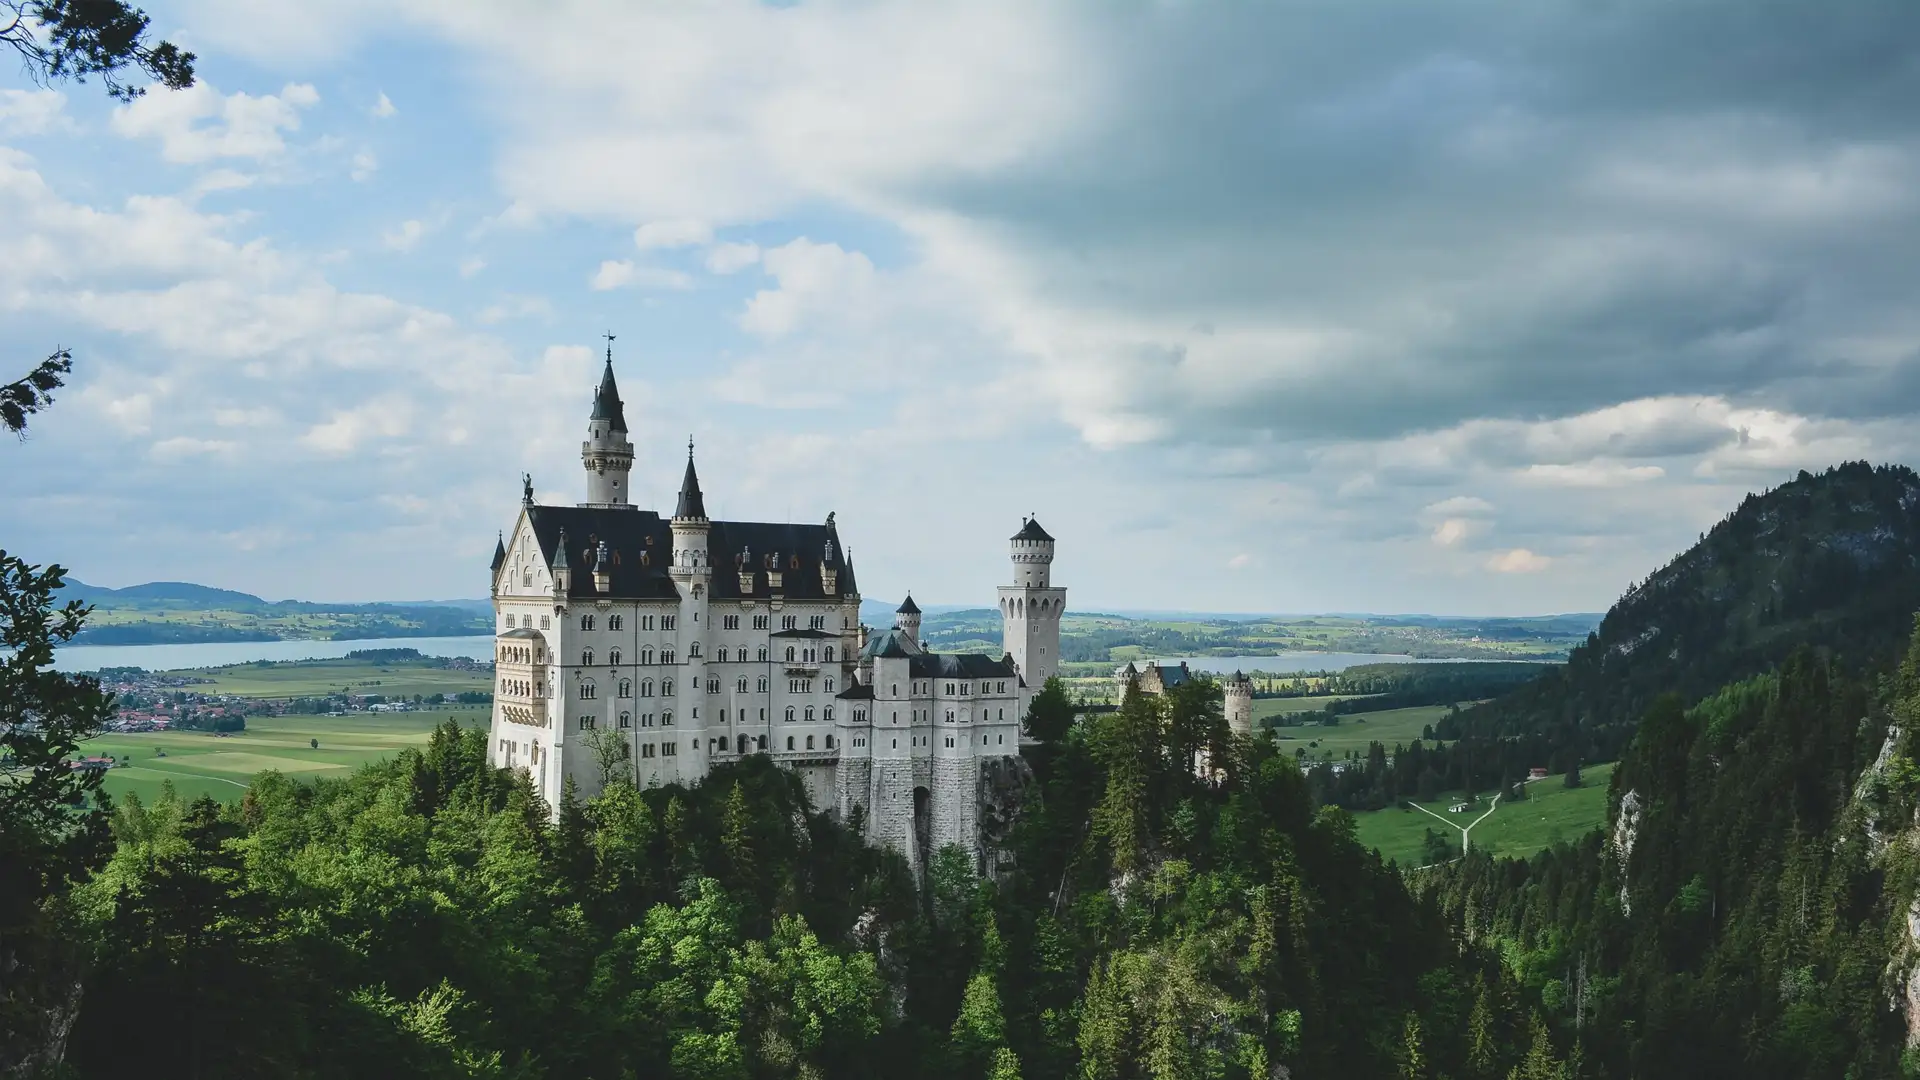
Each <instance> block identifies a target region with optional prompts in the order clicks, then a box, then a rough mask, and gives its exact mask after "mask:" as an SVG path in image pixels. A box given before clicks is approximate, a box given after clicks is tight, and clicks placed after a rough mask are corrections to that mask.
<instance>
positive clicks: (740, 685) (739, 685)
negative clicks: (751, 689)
mask: <svg viewBox="0 0 1920 1080" xmlns="http://www.w3.org/2000/svg"><path fill="white" fill-rule="evenodd" d="M733 689H734V692H735V693H737V694H744V693H746V692H747V677H746V676H745V675H742V676H740V681H738V682H736V683H734V684H733Z"/></svg>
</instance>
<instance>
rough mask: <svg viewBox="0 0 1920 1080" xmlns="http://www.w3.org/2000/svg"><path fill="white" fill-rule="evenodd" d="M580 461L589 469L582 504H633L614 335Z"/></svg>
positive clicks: (609, 340) (629, 447) (629, 448)
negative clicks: (615, 374)
mask: <svg viewBox="0 0 1920 1080" xmlns="http://www.w3.org/2000/svg"><path fill="white" fill-rule="evenodd" d="M580 463H581V464H582V465H584V466H585V467H586V470H587V501H586V502H585V503H582V504H581V505H583V506H604V507H609V508H626V507H631V506H632V505H633V502H632V500H631V499H630V498H628V495H629V491H630V489H629V488H628V474H629V473H631V472H632V471H633V443H632V442H630V441H628V439H627V414H626V410H625V409H624V408H623V407H622V404H621V401H620V388H619V387H618V386H617V385H615V384H614V381H613V335H612V334H608V335H607V367H606V370H605V371H604V372H602V373H601V375H600V389H598V390H596V391H594V393H593V415H592V416H591V417H589V418H588V420H587V440H586V441H585V442H583V443H581V444H580Z"/></svg>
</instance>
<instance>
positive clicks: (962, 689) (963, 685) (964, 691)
mask: <svg viewBox="0 0 1920 1080" xmlns="http://www.w3.org/2000/svg"><path fill="white" fill-rule="evenodd" d="M615 662H616V663H617V662H618V661H615ZM971 692H972V691H971V690H970V689H969V688H968V686H967V684H966V683H961V684H960V696H961V697H966V696H967V695H968V694H969V693H971Z"/></svg>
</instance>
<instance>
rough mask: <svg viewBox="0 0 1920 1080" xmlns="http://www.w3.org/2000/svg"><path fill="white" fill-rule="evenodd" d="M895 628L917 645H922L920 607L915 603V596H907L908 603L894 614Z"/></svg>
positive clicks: (896, 609) (902, 605)
mask: <svg viewBox="0 0 1920 1080" xmlns="http://www.w3.org/2000/svg"><path fill="white" fill-rule="evenodd" d="M893 627H894V629H896V630H899V631H901V632H902V633H904V634H906V635H907V637H908V638H910V639H912V641H913V643H914V644H915V645H918V644H920V605H918V604H916V603H914V602H913V594H912V593H908V594H907V600H906V603H904V604H901V605H900V606H899V607H898V608H895V609H894V612H893Z"/></svg>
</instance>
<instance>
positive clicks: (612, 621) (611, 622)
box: [607, 615, 626, 630]
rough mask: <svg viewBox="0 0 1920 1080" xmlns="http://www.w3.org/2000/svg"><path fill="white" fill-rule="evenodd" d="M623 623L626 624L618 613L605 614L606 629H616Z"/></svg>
mask: <svg viewBox="0 0 1920 1080" xmlns="http://www.w3.org/2000/svg"><path fill="white" fill-rule="evenodd" d="M625 625H626V620H625V619H623V618H621V617H620V616H618V615H609V616H607V629H609V630H618V629H620V628H621V627H622V626H625Z"/></svg>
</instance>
